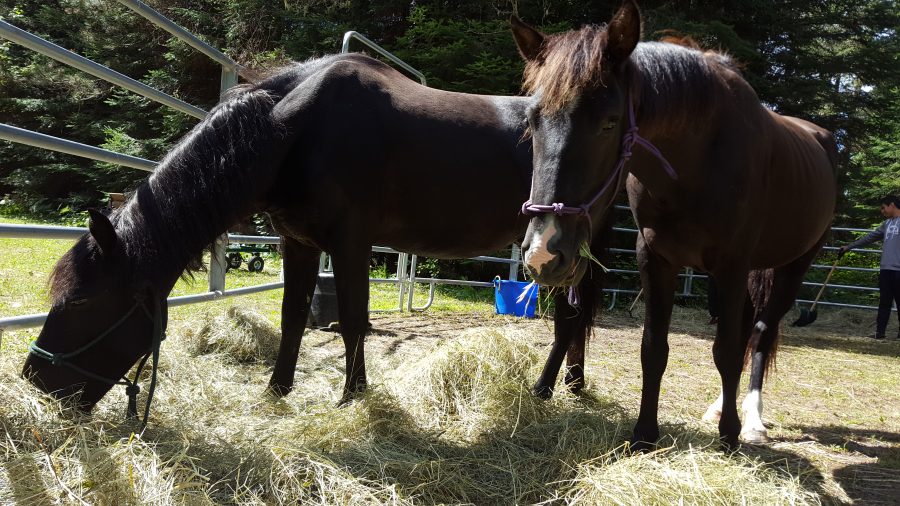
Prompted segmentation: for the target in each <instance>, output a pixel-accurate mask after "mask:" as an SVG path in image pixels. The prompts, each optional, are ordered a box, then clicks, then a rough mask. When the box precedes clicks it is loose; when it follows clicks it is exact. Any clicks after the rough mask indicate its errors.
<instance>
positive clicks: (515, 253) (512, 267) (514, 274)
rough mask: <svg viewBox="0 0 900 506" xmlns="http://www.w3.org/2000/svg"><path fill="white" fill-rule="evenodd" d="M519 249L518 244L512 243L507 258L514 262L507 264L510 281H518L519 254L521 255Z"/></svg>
mask: <svg viewBox="0 0 900 506" xmlns="http://www.w3.org/2000/svg"><path fill="white" fill-rule="evenodd" d="M521 254H522V253H521V249H520V248H519V245H518V244H513V245H512V252H510V254H509V259H510V260H513V261H514V262H515V263H512V264H509V280H510V281H518V280H519V255H521Z"/></svg>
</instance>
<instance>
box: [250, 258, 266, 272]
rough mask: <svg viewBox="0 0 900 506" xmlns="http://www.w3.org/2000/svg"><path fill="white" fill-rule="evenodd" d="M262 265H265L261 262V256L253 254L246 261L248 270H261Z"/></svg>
mask: <svg viewBox="0 0 900 506" xmlns="http://www.w3.org/2000/svg"><path fill="white" fill-rule="evenodd" d="M263 265H265V263H264V262H263V259H262V257H260V256H259V255H254V257H253V258H251V259H250V260H249V261H248V262H247V270H248V271H250V272H262V270H263Z"/></svg>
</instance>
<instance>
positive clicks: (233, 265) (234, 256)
mask: <svg viewBox="0 0 900 506" xmlns="http://www.w3.org/2000/svg"><path fill="white" fill-rule="evenodd" d="M243 261H244V259H243V258H241V254H240V253H236V252H235V253H229V254H228V262H227V263H228V268H229V269H240V268H241V262H243Z"/></svg>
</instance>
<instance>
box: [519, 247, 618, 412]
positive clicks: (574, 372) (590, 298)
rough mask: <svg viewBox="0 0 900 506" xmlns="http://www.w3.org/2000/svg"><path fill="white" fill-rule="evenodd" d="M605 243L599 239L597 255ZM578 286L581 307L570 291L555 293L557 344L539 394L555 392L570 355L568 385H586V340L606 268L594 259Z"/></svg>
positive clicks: (536, 387)
mask: <svg viewBox="0 0 900 506" xmlns="http://www.w3.org/2000/svg"><path fill="white" fill-rule="evenodd" d="M604 240H605V236H604ZM603 244H605V243H596V242H595V245H594V247H593V248H592V250H591V251H592V253H593V254H594V255H595V256H600V254H601V253H602V251H603V250H602V247H603ZM586 261H587V260H586ZM577 290H578V298H579V299H580V301H579V307H577V308H574V307H572V306H571V305H569V301H568V293H567V292H566V291H564V290H561V291H560V292H559V293H557V294H556V295H555V296H554V297H553V303H554V307H555V308H556V309H555V310H554V314H553V330H554V332H553V334H554V339H553V347H552V348H551V349H550V355H549V356H548V357H547V363H546V364H545V365H544V370H543V371H542V372H541V376H540V378H538V381H537V383H535V385H534V389H533V392H534V394H535V395H536V396H538V397H541V398H544V399H547V398H550V396H552V395H553V387H554V386H555V385H556V377H557V375H558V374H559V368H560V367H561V366H562V358H563V356H565V357H566V376H565V384H566V387H568V388H569V391H571V392H573V393H577V392H580V391H581V389H583V388H584V385H585V380H584V355H585V344H586V342H587V338H588V336H589V335H590V332H591V326H592V325H593V323H594V315H595V314H596V311H597V308H598V304H599V303H600V300H601V298H602V295H603V293H602V290H603V269H602V268H601V267H600V266H598V265H595V264H593V263H592V264H591V265H590V267H589V268H588V272H587V273H585V275H584V276H583V277H582V278H581V281H580V282H579V283H578V286H577Z"/></svg>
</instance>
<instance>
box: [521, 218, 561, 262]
mask: <svg viewBox="0 0 900 506" xmlns="http://www.w3.org/2000/svg"><path fill="white" fill-rule="evenodd" d="M544 223H545V224H546V226H545V227H544V230H543V232H541V233H540V234H537V233H535V234H534V236H533V237H532V238H531V246H529V247H528V251H527V252H526V253H525V264H526V265H527V266H528V267H529V269H531V271H532V272H534V273H535V274H538V275H539V274H540V273H541V269H542V268H543V267H544V266H545V265H547V263H549V262H551V261H553V259H554V258H556V255H554V254H553V253H550V251H549V250H548V249H547V244H548V243H549V242H550V239H551V238H552V237H553V236H554V235H556V217H555V216H547V217H546V218H544Z"/></svg>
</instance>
